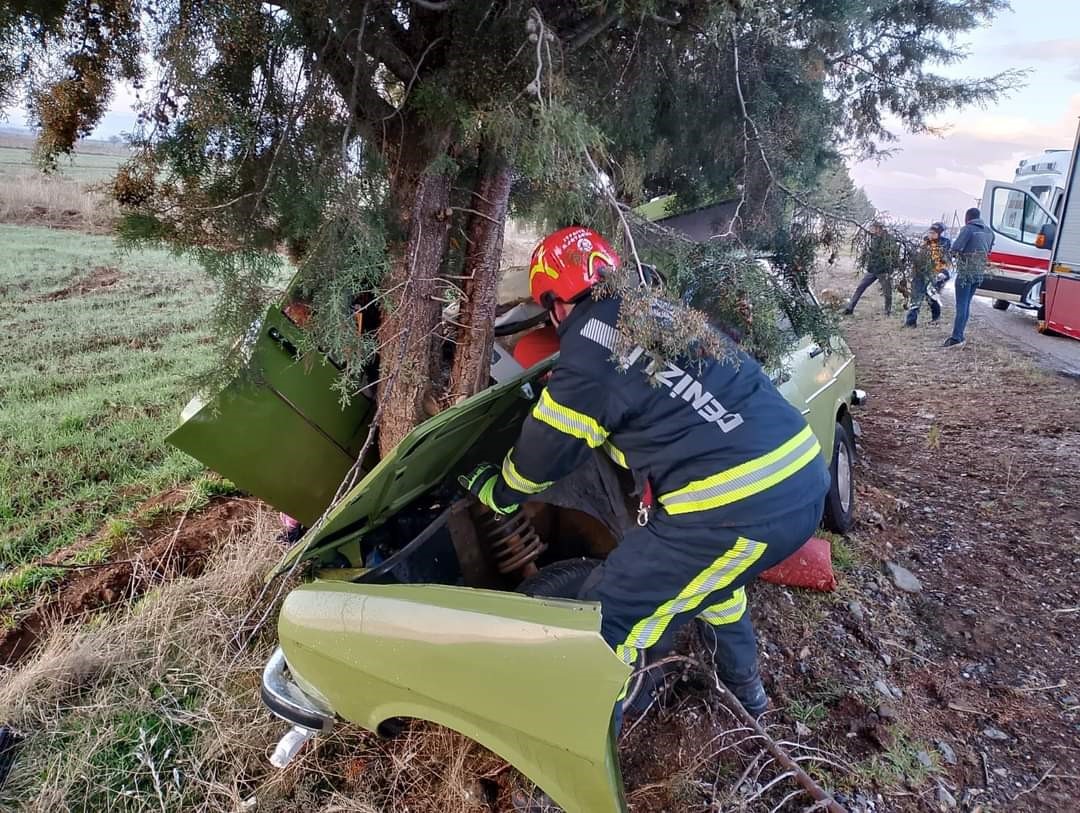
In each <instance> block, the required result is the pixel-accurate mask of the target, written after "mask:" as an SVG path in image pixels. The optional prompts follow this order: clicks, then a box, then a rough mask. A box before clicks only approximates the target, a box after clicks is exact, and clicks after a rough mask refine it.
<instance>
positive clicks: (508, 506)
mask: <svg viewBox="0 0 1080 813" xmlns="http://www.w3.org/2000/svg"><path fill="white" fill-rule="evenodd" d="M618 266H619V259H618V257H617V256H616V254H615V252H614V251H613V250H612V249H611V247H610V246H609V245H608V244H607V242H606V241H605V240H604V239H603V238H602V237H601V236H600V235H599V234H597V233H596V232H594V231H592V230H589V229H584V228H580V227H570V228H566V229H562V230H560V231H557V232H555V233H554V234H552V235H550V236H549V237H547V238H546V239H545V240H544V241H543V242H541V244H540V245H539V246H538V247H537V248H536V251H535V252H534V253H533V259H532V264H531V269H530V272H529V283H530V289H531V292H532V295H533V298H534V299H535V300H536V301H537V302H538V303H540V304H541V305H543V306H544V307H545V308H548V309H549V310H550V311H551V315H552V321H553V322H554V323H555V324H556V326H557V327H558V333H559V340H560V347H561V352H560V356H559V361H558V363H557V365H556V367H555V369H554V371H553V373H552V376H551V379H550V381H549V382H548V384H547V387H546V388H545V389H544V391H543V392H542V393H541V395H540V399H539V401H538V402H537V404H536V406H535V407H534V409H533V410H532V413H531V415H530V416H529V417H528V418H526V420H525V423H524V425H523V427H522V430H521V434H520V436H519V438H518V442H517V443H516V444H515V445H514V447H513V448H512V449H511V450H510V452H509V453H508V454H507V455H506V459H505V460H504V461H503V463H502V467H501V469H499V468H496V467H495V466H493V465H491V464H483V465H481V466H480V467H479V468H478V469H477V470H476V471H474V472H473V473H472V474H471V475H469V476H468V477H466V478H462V482H463V485H466V486H467V487H468V488H469V490H470V491H472V492H473V493H474V494H475V495H476V496H477V497H478V498H479V499H480V500H481V501H482V502H483V503H484V504H485V505H487V506H488V507H489V508H491V509H492V510H494V511H496V512H499V513H510V512H513V511H515V510H517V507H518V506H519V505H520V504H521V503H523V502H525V501H526V500H528V499H529V498H530V497H533V496H535V495H536V494H539V493H540V492H542V491H544V490H545V489H547V488H548V487H549V486H550V485H551V484H552V483H553V482H554V481H556V480H558V479H560V478H562V477H564V476H566V475H567V474H569V473H570V472H571V471H573V470H574V469H575V468H577V467H578V466H580V465H581V464H582V463H583V462H584V461H585V460H586V459H587V458H588V456H589V455H590V454H592V453H593V450H595V449H599V448H603V450H604V451H605V452H607V453H608V454H609V455H610V456H611V458H612V459H613V460H614V461H615V462H616V463H618V464H619V465H621V466H623V467H625V468H628V469H630V470H631V471H633V473H634V475H635V480H636V481H638V482H640V483H643V484H644V492H645V493H644V496H643V498H642V504H641V509H640V512H639V516H638V527H637V528H634V529H633V530H631V531H630V532H628V533H627V534H626V536H625V537H624V538H623V539H622V540H621V541H620V543H619V545H618V547H617V548H616V549H615V550H614V552H612V554H611V555H610V556H609V557H608V558H607V560H606V561H605V562H604V563H603V564H602V565H601V566H600V567H598V568H597V570H596V571H594V573H593V575H592V577H591V578H590V580H589V582H588V583H587V585H586V587H585V588H584V590H583V593H582V595H581V597H582V598H585V599H589V600H597V601H599V602H600V604H601V606H602V626H601V634H602V635H603V636H604V640H606V641H607V642H608V644H609V645H610V646H611V647H612V649H614V651H615V653H616V654H617V655H618V656H619V657H620V658H622V659H623V661H624V662H625V663H627V664H628V665H631V666H634V665H635V664H639V654H640V653H642V652H648V651H651V652H652V653H653V654H655V653H656V652H657V651H659V650H661V649H664V648H667V647H669V646H670V645H671V643H672V639H673V637H674V634H675V632H676V631H677V630H678V629H679V628H680V627H682V626H683V625H685V624H687V623H689V622H690V621H692V620H694V619H698V620H699V621H700V622H701V623H700V625H699V626H700V629H701V631H702V634H703V637H704V639H705V641H706V643H707V644H708V646H709V647H710V649H711V651H712V652H713V654H714V662H715V666H716V669H717V673H718V676H719V677H720V679H721V680H722V681H723V682H724V683H725V685H727V686H728V688H729V689H731V691H732V693H733V694H735V696H736V697H738V698H739V700H740V701H741V702H742V703H743V705H744V706H745V707H746V709H747V711H749V712H750V713H751V714H753V715H760V714H761V713H762V712H763V711H765V708H766V706H767V703H768V700H767V698H766V696H765V691H764V688H763V687H762V684H761V678H760V675H759V672H758V664H757V644H756V641H755V637H754V629H753V626H752V625H751V622H750V613H749V612H748V610H747V604H746V591H745V587H746V585H747V584H749V583H750V581H751V580H752V579H753V578H754V577H755V576H756V575H757V574H758V573H760V572H761V571H762V570H765V569H767V568H769V567H771V566H772V565H774V564H776V563H778V562H780V561H782V560H783V559H786V558H787V557H788V556H789V555H790V554H791V553H793V552H794V551H795V550H797V549H798V548H799V547H801V546H802V545H803V543H804V542H806V540H807V539H808V538H809V537H810V535H811V534H812V533H813V532H814V529H815V528H816V527H817V524H818V521H819V520H820V519H821V514H822V508H823V505H824V499H825V494H826V492H827V490H828V487H829V472H828V468H827V466H826V464H825V460H824V457H823V456H822V451H821V447H820V446H819V444H818V441H817V439H816V438H815V436H814V434H813V432H812V431H811V429H810V427H809V426H808V425H807V423H806V420H805V419H804V418H803V416H802V415H801V414H800V413H799V411H798V410H797V409H795V408H794V407H792V406H791V405H790V404H788V402H787V401H785V400H784V398H783V396H782V395H780V393H779V392H778V391H777V389H776V387H775V386H773V384H772V382H771V381H770V380H769V378H768V376H767V375H765V373H764V372H763V371H762V369H761V367H760V366H758V364H757V363H756V362H755V361H754V360H753V359H751V358H750V357H749V356H747V355H746V354H745V353H742V352H741V351H739V350H738V349H737V348H736V347H735V345H734V344H730V345H729V346H728V348H727V349H728V352H729V353H730V358H725V359H723V360H718V359H714V358H711V357H709V356H704V355H702V354H700V353H699V352H695V351H692V350H688V352H687V354H686V355H685V356H683V357H679V358H672V359H670V360H667V359H658V358H655V357H653V356H651V355H650V354H649V353H647V352H646V351H645V350H644V349H642V348H641V347H635V348H633V349H632V350H630V351H629V352H627V353H626V354H624V355H622V356H620V357H617V358H616V357H615V355H616V352H617V351H616V347H617V346H619V345H618V343H617V339H618V328H617V323H618V317H619V310H620V307H621V305H622V303H621V300H620V299H619V298H618V297H606V298H601V299H594V298H593V296H592V288H593V286H594V285H595V284H596V283H598V282H599V281H600V279H601V278H602V277H603V276H604V275H605V274H609V273H615V272H616V270H617V269H618ZM655 312H656V313H657V314H659V315H661V317H662V316H663V314H664V313H665V309H664V307H663V305H662V304H661V303H659V302H658V303H657V304H656V308H655ZM667 312H668V313H670V310H668V311H667ZM620 714H621V709H617V713H616V719H620V716H619V715H620Z"/></svg>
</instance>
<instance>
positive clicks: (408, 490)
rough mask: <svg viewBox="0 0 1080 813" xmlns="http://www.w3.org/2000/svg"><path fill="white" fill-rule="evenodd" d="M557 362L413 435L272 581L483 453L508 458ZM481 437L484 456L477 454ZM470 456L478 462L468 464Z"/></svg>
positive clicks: (536, 368) (397, 508)
mask: <svg viewBox="0 0 1080 813" xmlns="http://www.w3.org/2000/svg"><path fill="white" fill-rule="evenodd" d="M555 360H556V359H555V358H551V359H548V360H546V361H543V362H541V363H540V364H537V365H536V366H534V367H532V368H530V369H528V370H526V371H525V372H524V373H522V374H521V375H519V376H518V377H517V378H514V379H511V380H510V381H507V382H506V383H504V384H499V385H496V386H494V387H489V388H488V389H486V390H483V391H482V392H479V393H477V394H476V395H474V396H472V397H471V398H468V399H466V400H465V401H462V402H461V403H460V404H457V405H455V406H452V407H450V408H449V409H446V410H444V411H442V412H440V413H439V414H438V415H436V416H434V417H433V418H429V419H428V420H426V421H424V422H423V423H422V424H420V425H419V426H417V427H416V428H415V429H413V430H412V431H411V432H410V433H409V434H408V435H406V436H405V438H404V439H402V441H401V442H400V443H399V444H398V445H397V446H395V447H394V450H393V451H392V452H391V453H390V454H389V455H387V456H386V457H384V458H383V459H382V460H380V461H379V463H378V464H377V465H376V466H375V467H374V468H373V469H372V470H371V471H370V472H368V474H367V475H366V476H365V477H364V478H363V479H362V480H361V481H360V482H359V483H357V484H356V486H354V487H353V488H352V489H351V490H350V491H349V493H348V494H346V495H345V497H344V498H343V499H342V501H341V502H340V503H339V504H338V506H337V507H336V508H334V510H333V511H331V512H330V515H329V516H328V517H327V519H326V522H325V523H323V526H322V527H321V528H320V529H319V530H318V531H317V532H316V533H313V534H309V535H308V536H306V537H305V538H304V539H303V541H302V543H301V544H300V545H298V546H297V547H295V548H294V549H292V550H290V551H289V552H288V553H287V554H286V555H285V557H284V558H283V559H282V561H281V562H280V563H279V564H278V566H277V567H276V568H275V569H274V570H273V571H272V572H271V574H270V578H273V577H274V576H276V575H278V574H279V573H282V572H284V571H285V570H287V569H288V568H289V567H290V566H291V565H292V564H293V562H295V561H296V560H297V558H301V557H304V558H314V557H317V556H319V555H320V554H322V553H325V552H327V551H330V550H333V549H335V548H338V547H341V546H343V545H345V544H347V543H349V542H351V541H353V540H355V539H357V538H358V537H359V536H361V535H362V534H364V533H366V532H367V531H369V530H371V529H372V528H374V527H375V526H377V525H378V524H379V523H381V522H382V521H384V520H385V519H386V518H387V517H390V516H392V515H393V514H395V513H397V512H398V511H400V510H401V509H402V508H404V507H405V506H406V505H408V504H409V503H410V502H411V501H412V500H414V499H415V498H416V497H418V496H419V495H421V494H423V493H425V492H426V491H429V490H431V489H432V488H434V487H435V486H437V485H439V484H440V483H442V482H443V481H444V480H445V479H446V477H447V475H448V474H449V473H450V472H452V471H456V470H458V469H463V468H466V467H467V466H468V464H469V463H470V462H472V463H479V462H480V458H483V456H484V455H483V454H482V453H481V452H482V450H486V449H492V448H502V450H503V452H502V453H503V454H505V450H506V449H508V448H509V446H510V444H511V443H513V441H514V438H516V437H517V433H518V431H519V430H520V428H521V422H522V420H524V418H525V415H526V413H527V412H528V411H529V410H530V409H532V405H533V403H534V401H535V399H536V396H537V395H538V394H539V378H540V377H541V376H542V375H543V374H544V373H546V372H547V371H548V370H550V369H551V367H552V366H553V365H554V364H555ZM481 437H483V439H484V442H483V444H479V446H481V447H482V449H474V447H477V446H478V443H477V442H478V441H479V440H480V439H481ZM470 451H472V452H473V457H475V458H476V460H473V461H469V460H466V456H467V455H468V454H469V453H470ZM498 459H499V460H501V459H502V457H501V455H500V456H499V458H498ZM351 564H353V565H354V566H360V565H362V564H363V563H362V562H359V561H355V562H352V563H351Z"/></svg>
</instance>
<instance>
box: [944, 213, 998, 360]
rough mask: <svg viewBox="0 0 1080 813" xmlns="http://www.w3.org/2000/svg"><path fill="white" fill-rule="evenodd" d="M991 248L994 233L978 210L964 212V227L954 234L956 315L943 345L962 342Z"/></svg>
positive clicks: (960, 343) (953, 345)
mask: <svg viewBox="0 0 1080 813" xmlns="http://www.w3.org/2000/svg"><path fill="white" fill-rule="evenodd" d="M993 247H994V233H993V232H992V231H990V227H989V226H987V225H986V224H985V223H983V221H982V216H981V214H980V212H979V210H978V209H974V208H972V209H968V210H967V211H966V212H965V213H964V228H962V229H960V233H959V234H958V235H956V240H955V241H954V242H953V244H952V252H953V255H954V256H955V257H956V318H955V319H954V320H953V331H952V335H951V336H950V337H949V338H947V339H946V340H945V347H959V346H960V345H962V344H963V343H964V328H966V327H967V323H968V318H969V317H970V316H971V300H972V298H974V296H975V290H976V289H977V288H978V287H979V285H980V284H981V283H982V281H983V277H984V276H985V275H986V256H987V255H988V254H989V253H990V250H991V249H992V248H993Z"/></svg>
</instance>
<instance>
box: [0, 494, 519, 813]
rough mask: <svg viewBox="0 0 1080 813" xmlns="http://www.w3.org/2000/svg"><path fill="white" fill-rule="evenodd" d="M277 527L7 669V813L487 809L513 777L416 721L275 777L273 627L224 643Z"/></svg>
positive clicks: (321, 748)
mask: <svg viewBox="0 0 1080 813" xmlns="http://www.w3.org/2000/svg"><path fill="white" fill-rule="evenodd" d="M275 523H276V519H275V517H274V515H272V514H270V513H269V512H265V511H262V512H260V513H259V514H258V515H257V517H256V519H255V525H254V530H251V531H248V532H244V533H242V534H239V535H237V536H236V537H234V538H232V539H230V540H229V541H228V542H227V543H226V544H225V545H224V546H223V547H222V550H221V551H220V552H219V554H218V555H217V556H216V557H215V558H214V559H213V560H211V562H210V563H209V565H208V567H207V569H206V571H205V573H204V574H203V575H202V576H201V577H198V578H193V579H181V580H177V581H175V582H172V583H171V584H168V585H165V586H164V587H161V588H160V589H158V590H156V591H154V592H152V593H149V594H147V595H145V596H144V597H143V598H142V599H140V600H139V601H137V602H135V603H134V604H132V605H131V606H130V607H129V608H127V609H126V610H125V611H124V612H122V613H120V614H116V615H113V616H101V617H98V618H97V619H94V620H92V621H90V622H89V623H87V624H86V625H84V626H83V627H81V628H72V627H70V626H69V627H66V628H57V629H55V630H53V631H52V632H51V634H50V635H49V637H48V638H47V640H46V642H45V644H44V645H43V647H42V648H41V649H40V650H39V652H38V653H37V655H36V656H35V657H34V658H33V659H32V660H30V661H27V662H25V663H24V664H23V665H22V666H21V668H19V669H9V670H7V671H6V672H5V671H4V670H0V722H3V723H5V724H7V725H10V726H13V727H15V728H17V729H18V730H19V731H20V732H22V733H23V734H25V735H26V737H27V739H26V742H25V744H24V746H23V748H22V749H21V751H20V752H19V756H18V759H17V761H16V765H15V770H14V772H13V774H12V776H11V777H10V779H9V780H8V784H7V787H6V788H4V789H3V790H2V791H0V809H8V808H7V807H6V806H5V805H10V806H11V807H12V808H14V809H19V810H26V811H49V813H56V811H67V810H73V811H89V810H94V811H98V810H123V811H127V810H131V811H135V810H138V811H153V810H158V811H181V810H182V811H237V810H251V809H257V810H258V811H259V813H265V812H266V811H281V812H282V813H284V812H285V811H295V810H310V811H324V813H330V811H356V813H379V812H380V811H406V810H407V811H410V813H436V811H438V813H444V812H446V813H480V811H488V810H490V809H491V802H492V800H493V799H494V798H495V797H496V796H498V795H500V794H501V793H503V788H504V784H505V782H506V781H508V780H516V774H514V773H513V771H511V770H509V769H508V768H507V766H506V765H505V763H503V762H502V761H501V760H499V759H498V758H497V757H495V756H494V755H492V754H491V753H489V752H487V751H486V750H484V749H483V748H481V747H480V746H478V745H477V744H476V743H474V742H472V741H471V740H469V739H467V738H465V737H463V736H461V735H459V734H456V733H454V732H452V731H448V730H446V729H442V728H439V727H437V726H433V725H428V724H424V723H412V724H411V725H410V726H409V727H408V728H407V729H406V730H405V731H404V733H403V734H402V735H400V736H398V737H397V738H395V739H393V740H380V739H378V738H377V737H375V735H373V734H369V733H367V732H364V731H361V730H359V729H356V728H353V727H351V726H348V725H344V724H343V725H339V726H338V727H336V728H335V730H334V731H333V732H332V733H331V734H330V735H329V736H327V737H321V738H319V740H317V743H318V745H317V747H312V746H310V745H309V746H308V747H307V748H306V749H305V750H304V751H303V752H302V754H301V756H300V757H299V758H298V759H297V761H296V762H295V763H294V764H293V765H292V766H290V767H289V768H288V769H287V770H284V771H277V770H275V769H273V768H271V767H270V765H269V762H268V760H267V756H268V754H269V753H270V751H271V750H272V749H273V746H274V744H275V743H276V742H277V739H278V737H280V736H281V734H283V733H284V731H285V728H286V726H285V724H284V723H282V722H280V721H278V720H276V719H274V718H273V717H271V716H270V714H269V713H268V712H267V711H266V710H265V708H264V707H263V706H262V704H261V702H260V700H259V685H260V678H261V671H262V667H263V664H264V663H265V661H266V659H267V657H268V656H269V654H270V651H271V649H272V647H273V646H274V643H275V635H274V630H273V626H272V625H270V626H269V628H268V629H267V630H265V631H264V633H263V634H262V635H261V636H260V637H259V638H258V639H256V640H255V641H254V642H253V643H252V644H251V645H250V647H249V648H248V649H246V650H245V651H243V652H241V653H239V654H237V652H236V651H235V649H234V645H233V643H232V641H233V639H234V636H235V633H236V631H237V627H238V625H239V624H240V623H241V619H242V618H243V617H244V615H245V613H246V611H247V610H248V609H249V608H250V606H251V603H252V602H253V601H254V600H255V599H256V597H257V596H258V594H259V590H260V588H261V586H262V577H263V575H264V574H265V573H266V571H267V570H268V568H269V567H270V565H271V564H272V563H273V561H274V560H275V559H276V558H277V557H278V556H279V555H280V553H281V550H280V548H279V547H278V546H277V545H276V544H274V542H273V541H272V540H273V537H274V535H275V533H276V532H277V530H278V529H277V527H276V524H275ZM275 612H276V611H275ZM496 780H499V781H496Z"/></svg>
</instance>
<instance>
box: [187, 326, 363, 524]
mask: <svg viewBox="0 0 1080 813" xmlns="http://www.w3.org/2000/svg"><path fill="white" fill-rule="evenodd" d="M299 331H300V328H298V327H297V326H296V325H294V324H293V323H292V322H291V321H289V319H288V318H287V317H286V316H285V315H284V314H283V313H282V311H281V309H280V308H279V307H278V306H277V305H274V306H273V307H271V308H270V309H269V310H267V312H266V315H265V316H264V317H263V318H262V319H261V320H259V321H258V322H257V323H256V324H254V325H252V328H251V331H250V332H249V334H248V335H247V336H246V337H245V338H244V339H243V340H241V342H240V343H239V344H238V348H237V352H245V353H247V354H248V355H249V358H248V361H247V363H246V365H245V367H244V369H243V370H242V371H241V373H240V374H239V375H238V376H237V377H236V378H235V379H234V380H233V381H231V382H230V383H228V384H227V385H226V386H225V387H223V388H222V389H221V390H220V391H218V392H217V393H215V394H214V395H213V396H204V395H197V396H195V397H194V398H193V399H192V400H191V401H190V402H189V403H188V405H187V406H186V407H185V408H184V410H183V412H182V413H181V419H180V425H179V426H178V427H177V428H176V429H175V430H173V432H172V433H171V434H170V435H169V436H168V438H167V440H168V442H169V443H171V444H172V445H173V446H176V447H177V448H178V449H181V450H182V451H184V452H187V453H188V454H190V455H191V456H192V457H194V458H195V459H197V460H199V461H200V462H202V463H203V464H205V465H206V466H208V467H209V468H211V469H213V470H214V471H216V472H218V473H219V474H221V475H223V476H224V477H227V478H229V479H230V480H232V481H233V482H234V483H235V484H236V485H237V486H238V487H239V488H241V489H243V490H244V491H247V492H249V493H251V494H253V495H255V496H257V497H259V498H261V499H263V500H265V501H266V502H268V503H270V505H272V506H274V507H275V508H277V509H278V510H281V511H284V512H286V513H287V514H290V515H291V516H293V517H295V518H296V519H298V520H300V522H302V523H304V524H310V523H311V522H313V521H314V520H315V519H316V518H317V517H318V516H319V515H320V514H321V513H322V512H323V510H324V509H325V508H326V506H327V505H329V504H330V500H331V499H332V497H333V495H334V493H335V491H336V490H337V488H338V485H339V484H340V483H341V481H342V479H343V478H344V477H345V474H346V473H347V472H348V470H349V469H350V468H351V467H352V465H353V463H354V462H355V460H356V456H357V455H358V454H359V452H360V449H361V447H362V445H363V442H364V439H365V438H366V436H367V425H368V417H369V413H370V411H371V404H370V402H369V401H368V399H366V398H364V397H356V398H353V400H352V402H351V403H349V404H348V405H345V406H342V404H341V403H340V397H339V395H338V393H337V391H336V390H334V388H333V384H334V382H335V380H336V378H337V376H338V369H337V368H336V367H335V366H334V365H333V364H331V363H329V362H328V361H326V360H325V359H301V358H300V357H299V353H298V350H297V345H298V343H299V341H300V335H299Z"/></svg>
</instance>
